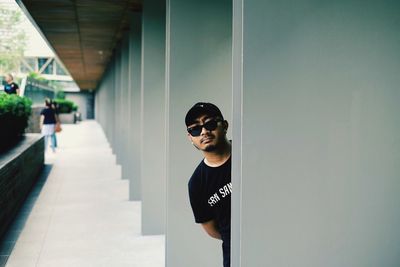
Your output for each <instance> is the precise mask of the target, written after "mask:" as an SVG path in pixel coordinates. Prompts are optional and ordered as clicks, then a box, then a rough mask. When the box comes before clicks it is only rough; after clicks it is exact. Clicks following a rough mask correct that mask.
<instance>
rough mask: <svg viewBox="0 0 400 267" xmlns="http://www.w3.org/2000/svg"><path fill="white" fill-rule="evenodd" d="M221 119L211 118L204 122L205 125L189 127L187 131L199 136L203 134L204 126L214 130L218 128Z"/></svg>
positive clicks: (208, 129)
mask: <svg viewBox="0 0 400 267" xmlns="http://www.w3.org/2000/svg"><path fill="white" fill-rule="evenodd" d="M220 121H221V120H218V119H213V120H209V121H207V122H206V123H204V124H203V125H196V126H193V127H189V128H187V131H188V133H189V134H190V135H191V136H199V135H200V134H201V131H202V130H203V127H204V129H206V130H207V131H214V130H215V129H217V127H218V122H220Z"/></svg>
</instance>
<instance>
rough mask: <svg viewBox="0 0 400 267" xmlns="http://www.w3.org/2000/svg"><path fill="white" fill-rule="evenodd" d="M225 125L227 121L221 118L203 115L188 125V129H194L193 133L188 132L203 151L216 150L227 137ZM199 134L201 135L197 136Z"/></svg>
mask: <svg viewBox="0 0 400 267" xmlns="http://www.w3.org/2000/svg"><path fill="white" fill-rule="evenodd" d="M224 125H225V122H224V121H222V120H221V119H219V118H214V117H210V116H208V115H202V116H200V117H199V118H197V120H196V122H195V123H194V124H191V125H189V126H188V129H192V131H193V133H188V137H189V140H190V141H191V142H192V143H193V145H194V146H195V147H197V148H198V149H199V150H201V151H206V152H211V151H214V150H215V149H217V148H218V146H219V145H220V144H221V143H222V141H223V140H224V139H225V134H226V126H224ZM203 126H205V127H203ZM215 126H216V127H215ZM214 127H215V129H214ZM207 128H208V130H207ZM196 131H197V133H196ZM199 131H200V132H199ZM197 134H199V135H198V136H196V135H197Z"/></svg>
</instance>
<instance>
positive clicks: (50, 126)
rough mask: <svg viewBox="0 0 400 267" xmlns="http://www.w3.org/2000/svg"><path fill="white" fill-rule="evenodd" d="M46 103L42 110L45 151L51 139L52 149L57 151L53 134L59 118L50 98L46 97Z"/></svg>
mask: <svg viewBox="0 0 400 267" xmlns="http://www.w3.org/2000/svg"><path fill="white" fill-rule="evenodd" d="M45 105H46V107H45V108H44V109H43V110H42V111H41V112H40V129H41V130H42V135H44V145H45V151H46V150H47V146H48V143H49V140H51V149H52V150H53V152H55V151H56V147H55V142H54V139H53V138H52V136H53V134H54V131H55V126H56V121H57V118H56V114H55V111H54V109H53V108H52V106H51V100H50V99H48V98H46V100H45Z"/></svg>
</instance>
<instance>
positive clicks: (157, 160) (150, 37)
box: [141, 0, 166, 235]
mask: <svg viewBox="0 0 400 267" xmlns="http://www.w3.org/2000/svg"><path fill="white" fill-rule="evenodd" d="M165 19H166V18H165V0H145V1H144V2H143V32H142V90H143V124H142V125H143V140H142V142H143V154H142V166H141V169H142V175H141V178H142V179H141V181H142V233H143V234H148V235H154V234H164V233H165V216H166V214H165V210H166V207H165V200H166V199H165V198H166V165H165V161H166V136H165V134H166V133H165V120H166V113H165V108H166V106H165Z"/></svg>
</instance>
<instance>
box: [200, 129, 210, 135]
mask: <svg viewBox="0 0 400 267" xmlns="http://www.w3.org/2000/svg"><path fill="white" fill-rule="evenodd" d="M207 132H209V130H207V129H206V128H205V127H202V128H201V135H204V134H206V133H207Z"/></svg>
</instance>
